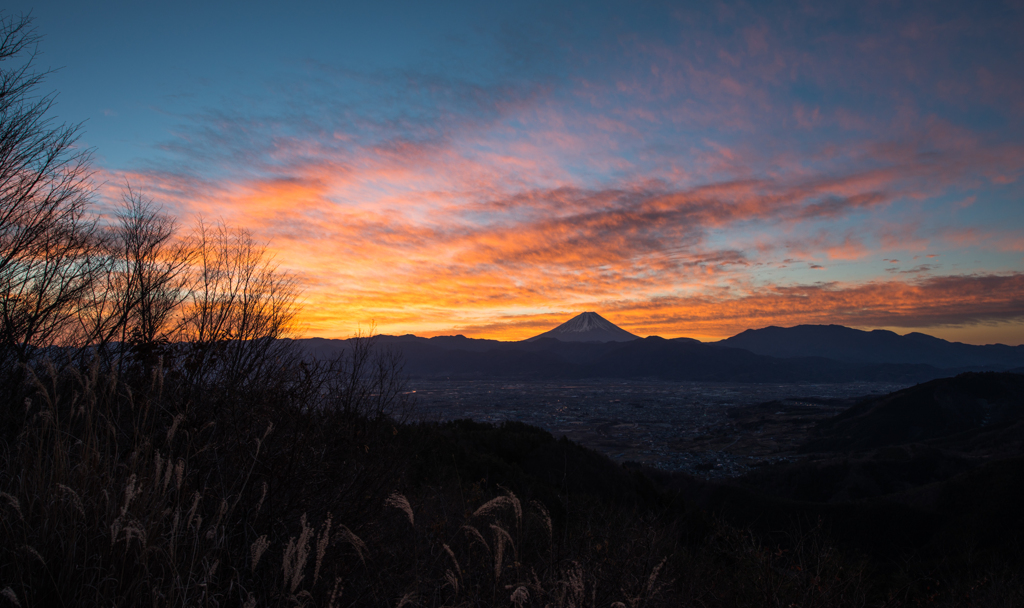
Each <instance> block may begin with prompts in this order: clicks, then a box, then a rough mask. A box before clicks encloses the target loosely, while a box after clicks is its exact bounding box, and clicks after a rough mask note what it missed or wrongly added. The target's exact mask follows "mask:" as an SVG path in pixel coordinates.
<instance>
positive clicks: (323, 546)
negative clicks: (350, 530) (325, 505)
mask: <svg viewBox="0 0 1024 608" xmlns="http://www.w3.org/2000/svg"><path fill="white" fill-rule="evenodd" d="M330 539H331V514H330V513H328V514H327V521H326V522H324V527H323V530H322V531H321V532H320V539H319V540H318V541H317V543H316V567H315V568H314V569H313V584H314V585H315V584H316V582H317V581H318V580H320V565H321V564H322V563H323V561H324V554H325V553H326V552H327V543H328V541H330Z"/></svg>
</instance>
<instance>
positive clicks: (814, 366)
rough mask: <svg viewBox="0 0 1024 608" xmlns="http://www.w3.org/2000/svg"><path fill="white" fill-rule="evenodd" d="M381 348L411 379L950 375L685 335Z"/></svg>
mask: <svg viewBox="0 0 1024 608" xmlns="http://www.w3.org/2000/svg"><path fill="white" fill-rule="evenodd" d="M374 340H376V341H377V344H378V345H379V346H381V347H384V348H387V349H390V350H393V351H397V352H400V353H401V355H402V360H403V362H404V369H405V372H406V373H408V374H409V375H410V376H413V377H435V378H436V377H447V378H460V379H478V378H517V379H531V378H532V379H555V378H565V379H568V378H576V379H582V378H649V379H656V380H684V381H718V382H852V381H886V382H901V383H902V382H906V383H913V382H923V381H926V380H931V379H932V378H938V377H941V376H944V375H949V373H948V372H946V371H943V370H939V369H937V368H935V367H932V366H929V365H910V364H904V365H875V364H857V363H849V362H844V361H834V360H830V359H824V358H821V357H798V358H785V359H784V358H777V357H767V356H764V355H758V354H755V353H752V352H749V351H746V350H742V349H738V348H727V347H723V346H720V345H716V344H704V343H702V342H698V341H697V340H691V339H688V338H676V339H673V340H666V339H664V338H659V337H657V336H653V337H649V338H642V339H635V340H631V341H629V342H565V341H561V340H558V339H555V338H549V337H540V336H538V337H537V339H534V340H532V341H523V342H498V341H495V340H474V339H472V338H466V337H464V336H441V337H435V338H420V337H417V336H377V337H376V338H374ZM299 344H300V345H301V346H302V347H303V348H304V349H306V351H307V352H308V353H310V354H311V355H313V356H316V357H320V358H330V357H332V356H336V355H337V354H340V353H341V351H342V350H344V349H346V348H348V346H349V341H347V340H325V339H321V338H313V339H308V340H300V341H299Z"/></svg>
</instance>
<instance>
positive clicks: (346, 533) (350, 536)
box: [338, 524, 366, 561]
mask: <svg viewBox="0 0 1024 608" xmlns="http://www.w3.org/2000/svg"><path fill="white" fill-rule="evenodd" d="M338 527H339V529H338V538H341V539H343V540H345V541H346V542H348V544H350V545H352V548H354V549H355V550H356V554H357V555H358V556H359V561H365V560H364V559H363V553H364V552H365V551H366V543H364V542H363V541H362V539H361V538H359V537H358V536H356V535H355V534H354V533H353V532H352V530H349V529H348V527H346V526H345V525H344V524H339V526H338Z"/></svg>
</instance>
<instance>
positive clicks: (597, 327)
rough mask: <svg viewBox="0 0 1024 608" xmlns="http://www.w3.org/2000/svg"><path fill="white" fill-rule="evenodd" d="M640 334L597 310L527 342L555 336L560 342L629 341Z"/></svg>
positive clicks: (572, 319)
mask: <svg viewBox="0 0 1024 608" xmlns="http://www.w3.org/2000/svg"><path fill="white" fill-rule="evenodd" d="M639 337H640V336H637V335H634V334H631V333H629V332H628V331H626V330H624V329H622V328H621V327H619V326H618V325H615V324H614V323H612V322H611V321H609V320H608V319H605V318H604V317H602V316H601V315H599V314H597V313H596V312H584V313H581V314H578V315H576V316H575V317H573V318H571V319H569V320H568V321H566V322H565V323H562V324H561V325H559V326H558V327H556V328H554V329H552V330H551V331H546V332H544V333H542V334H540V335H538V336H534V337H532V338H528V339H527V340H526V341H527V342H533V341H535V340H542V339H544V338H554V339H555V340H558V341H560V342H629V341H631V340H636V339H638V338H639Z"/></svg>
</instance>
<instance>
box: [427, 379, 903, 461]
mask: <svg viewBox="0 0 1024 608" xmlns="http://www.w3.org/2000/svg"><path fill="white" fill-rule="evenodd" d="M409 386H410V391H414V393H413V396H414V397H415V408H414V410H413V416H414V417H416V418H418V419H420V420H428V421H444V420H456V419H471V420H475V421H477V422H490V423H501V422H504V421H519V422H525V423H527V424H530V425H533V426H537V427H540V428H543V429H545V430H547V431H548V432H550V433H551V434H552V435H554V436H555V437H561V436H563V435H564V436H565V437H567V438H569V439H571V440H572V441H575V442H577V443H580V444H582V445H584V446H586V447H589V448H591V449H593V450H596V451H598V452H600V453H602V454H604V455H606V456H608V457H609V458H611V459H612V460H614V461H616V462H620V463H622V462H636V463H640V464H643V465H646V466H650V467H654V468H657V469H661V470H664V471H671V472H684V473H689V474H691V475H694V476H697V477H702V478H705V479H717V478H726V477H735V476H738V475H743V474H745V473H747V472H749V471H751V470H753V469H756V468H758V467H763V466H765V465H767V464H771V463H777V462H784V461H788V460H790V459H793V458H794V457H796V455H795V450H796V447H797V446H798V445H799V444H801V443H803V442H804V441H806V440H807V432H808V430H809V429H810V428H811V427H812V426H813V425H814V423H816V422H818V421H820V420H823V419H826V418H830V417H832V416H834V415H835V414H837V413H839V412H840V411H842V410H844V409H846V408H848V407H850V405H852V404H853V403H855V402H856V401H857V400H858V398H860V397H865V396H870V395H882V394H886V393H890V392H893V391H896V390H899V389H902V388H905V385H901V384H893V383H883V382H855V383H842V384H757V383H720V382H657V381H624V380H617V381H610V380H592V381H575V382H557V381H523V382H510V381H507V380H477V381H470V380H438V379H414V380H412V381H410V385H409Z"/></svg>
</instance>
